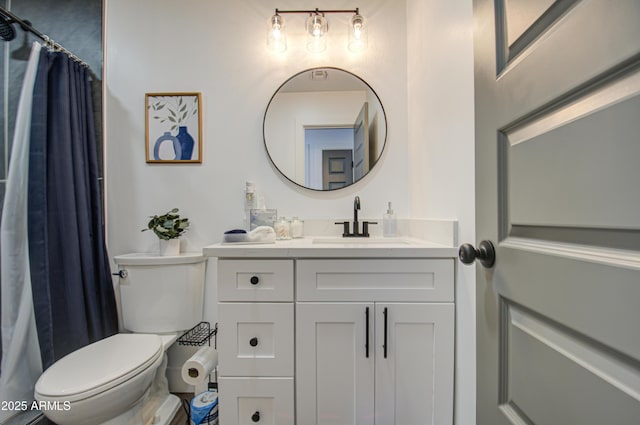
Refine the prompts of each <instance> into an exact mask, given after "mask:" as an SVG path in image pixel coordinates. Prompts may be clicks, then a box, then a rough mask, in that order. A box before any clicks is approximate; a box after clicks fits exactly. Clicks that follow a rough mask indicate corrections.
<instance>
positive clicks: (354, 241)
mask: <svg viewBox="0 0 640 425" xmlns="http://www.w3.org/2000/svg"><path fill="white" fill-rule="evenodd" d="M311 243H313V244H333V245H336V244H338V245H381V244H387V245H389V244H392V245H397V244H401V245H410V244H411V242H410V241H408V240H406V239H403V238H376V237H368V238H364V237H350V238H349V237H347V238H314V239H312V241H311Z"/></svg>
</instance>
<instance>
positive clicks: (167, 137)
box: [153, 131, 191, 160]
mask: <svg viewBox="0 0 640 425" xmlns="http://www.w3.org/2000/svg"><path fill="white" fill-rule="evenodd" d="M189 137H191V136H189ZM164 142H170V143H171V146H172V148H173V152H174V158H173V159H174V160H177V159H182V153H183V152H182V144H181V143H180V140H178V138H177V137H175V136H172V135H171V133H169V132H168V131H165V132H164V134H163V135H162V136H160V137H158V140H156V143H155V144H154V146H153V158H154V159H155V160H167V158H160V146H161V145H162V143H164ZM165 149H166V148H165ZM189 155H191V154H189ZM163 156H164V155H163Z"/></svg>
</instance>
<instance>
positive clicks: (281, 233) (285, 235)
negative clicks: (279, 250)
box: [273, 217, 291, 240]
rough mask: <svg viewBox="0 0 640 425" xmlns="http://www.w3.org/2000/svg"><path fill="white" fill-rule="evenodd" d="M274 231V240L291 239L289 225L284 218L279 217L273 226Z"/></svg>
mask: <svg viewBox="0 0 640 425" xmlns="http://www.w3.org/2000/svg"><path fill="white" fill-rule="evenodd" d="M273 227H274V230H275V231H276V239H278V240H284V239H291V224H290V223H289V220H287V219H286V218H285V217H280V218H279V219H278V220H277V221H276V222H275V223H274V224H273Z"/></svg>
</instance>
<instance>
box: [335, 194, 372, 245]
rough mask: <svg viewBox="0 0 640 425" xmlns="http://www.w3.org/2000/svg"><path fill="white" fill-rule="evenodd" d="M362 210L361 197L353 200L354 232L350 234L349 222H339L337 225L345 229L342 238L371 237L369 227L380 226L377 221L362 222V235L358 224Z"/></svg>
mask: <svg viewBox="0 0 640 425" xmlns="http://www.w3.org/2000/svg"><path fill="white" fill-rule="evenodd" d="M359 209H360V197H359V196H356V197H355V198H354V200H353V232H349V222H348V221H339V222H337V223H336V224H340V225H342V226H344V227H343V229H344V230H343V231H342V237H344V238H350V237H362V238H368V237H369V225H370V224H378V223H377V222H375V221H363V222H362V233H360V224H359V223H358V210H359Z"/></svg>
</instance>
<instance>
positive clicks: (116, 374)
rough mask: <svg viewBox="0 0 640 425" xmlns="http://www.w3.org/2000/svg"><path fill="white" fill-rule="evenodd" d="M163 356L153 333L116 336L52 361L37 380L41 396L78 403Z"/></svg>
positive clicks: (133, 374) (137, 372)
mask: <svg viewBox="0 0 640 425" xmlns="http://www.w3.org/2000/svg"><path fill="white" fill-rule="evenodd" d="M162 353H163V346H162V339H161V338H160V337H159V336H158V335H153V334H116V335H113V336H110V337H109V338H105V339H103V340H100V341H97V342H94V343H93V344H89V345H87V346H86V347H83V348H81V349H79V350H76V351H74V352H72V353H70V354H68V355H67V356H65V357H63V358H62V359H60V360H58V361H57V362H55V363H54V364H53V365H52V366H51V367H50V368H49V369H47V370H46V371H45V372H44V373H43V374H42V375H41V376H40V379H38V382H37V383H36V388H35V391H36V393H37V394H39V395H41V396H44V397H61V398H64V399H65V400H68V401H74V400H79V399H82V398H86V397H89V396H92V395H94V394H98V393H100V392H103V391H106V390H108V389H109V388H112V387H114V386H116V385H118V384H120V383H121V382H124V381H126V380H128V379H131V377H133V376H135V375H137V374H139V373H140V372H142V371H144V370H145V369H147V368H148V367H149V366H151V365H152V364H153V363H154V362H155V361H156V360H157V359H158V357H160V356H161V355H162Z"/></svg>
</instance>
